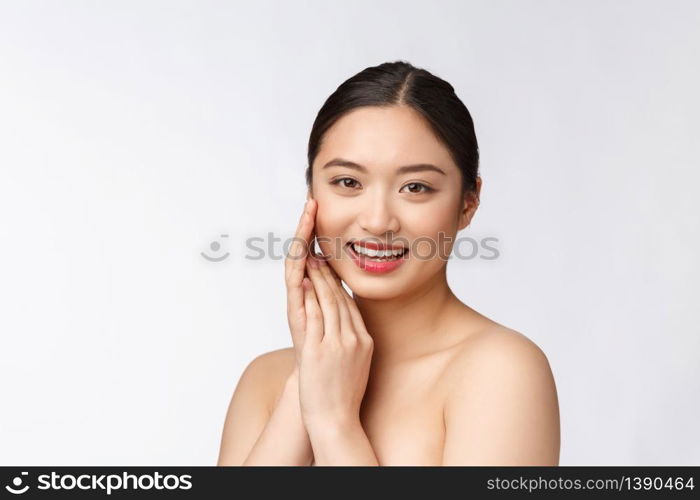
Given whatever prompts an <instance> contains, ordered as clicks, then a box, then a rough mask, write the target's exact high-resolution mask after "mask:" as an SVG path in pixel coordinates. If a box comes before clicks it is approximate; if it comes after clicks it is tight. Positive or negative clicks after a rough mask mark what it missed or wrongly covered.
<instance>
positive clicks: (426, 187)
mask: <svg viewBox="0 0 700 500" xmlns="http://www.w3.org/2000/svg"><path fill="white" fill-rule="evenodd" d="M344 180H350V181H353V182H357V181H356V180H355V179H353V178H352V177H341V178H340V179H335V180H333V181H331V184H338V185H340V182H341V181H344ZM414 184H415V185H418V186H423V187H424V188H425V189H424V190H423V191H421V192H418V193H411V194H425V193H430V192H432V191H435V189H433V188H431V187H430V186H426V185H425V184H423V183H422V182H409V183H408V184H406V186H412V185H414ZM406 186H404V187H406ZM342 187H348V186H342ZM349 189H352V188H349Z"/></svg>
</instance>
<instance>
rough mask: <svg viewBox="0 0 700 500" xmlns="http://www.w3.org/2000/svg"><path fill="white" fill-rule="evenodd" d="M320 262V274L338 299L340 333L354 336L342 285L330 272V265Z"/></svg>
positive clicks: (355, 333)
mask: <svg viewBox="0 0 700 500" xmlns="http://www.w3.org/2000/svg"><path fill="white" fill-rule="evenodd" d="M320 264H321V265H320V270H321V275H322V276H323V278H324V279H325V280H326V283H327V284H328V288H329V289H330V290H331V292H333V294H334V295H335V297H336V299H337V301H338V315H339V317H340V335H341V336H345V335H350V336H353V337H354V336H356V335H357V332H356V331H355V325H354V323H353V320H352V316H351V315H350V310H349V309H348V304H347V302H346V301H345V297H344V296H343V295H344V292H345V291H344V290H343V287H342V285H341V284H340V280H336V278H335V277H334V276H333V274H332V271H331V268H330V265H329V264H328V263H327V262H326V261H325V260H321V261H320Z"/></svg>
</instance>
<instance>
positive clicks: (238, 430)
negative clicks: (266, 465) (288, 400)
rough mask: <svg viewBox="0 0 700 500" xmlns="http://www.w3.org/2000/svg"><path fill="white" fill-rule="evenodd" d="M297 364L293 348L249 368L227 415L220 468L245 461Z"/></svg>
mask: <svg viewBox="0 0 700 500" xmlns="http://www.w3.org/2000/svg"><path fill="white" fill-rule="evenodd" d="M294 363H295V356H294V348H293V347H292V348H286V349H276V350H274V351H269V352H266V353H263V354H260V355H258V356H256V357H255V358H253V359H252V360H251V361H250V362H249V363H248V365H247V366H246V367H245V369H244V370H243V373H242V374H241V376H240V377H239V379H238V383H237V384H236V388H235V390H234V392H233V396H232V397H231V401H230V403H229V406H228V410H227V412H226V418H225V421H224V427H223V432H222V436H221V447H220V451H219V458H218V462H217V464H218V465H240V464H242V463H243V462H244V460H245V458H246V457H247V456H248V453H249V452H250V450H251V449H252V447H253V445H254V444H255V441H256V440H257V439H258V436H260V433H261V432H262V430H263V428H264V427H265V424H266V422H267V421H268V419H269V417H270V414H271V413H272V411H273V408H274V404H275V401H276V400H277V396H278V395H279V394H280V393H281V392H282V389H283V387H284V383H285V381H286V380H287V376H288V375H289V373H291V371H292V370H293V369H294Z"/></svg>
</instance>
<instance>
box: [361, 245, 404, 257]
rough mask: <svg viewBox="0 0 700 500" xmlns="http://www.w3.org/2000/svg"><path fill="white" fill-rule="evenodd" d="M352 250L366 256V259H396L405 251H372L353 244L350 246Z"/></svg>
mask: <svg viewBox="0 0 700 500" xmlns="http://www.w3.org/2000/svg"><path fill="white" fill-rule="evenodd" d="M352 248H353V249H354V250H355V252H357V253H358V254H362V255H366V256H368V257H375V258H379V259H382V258H393V257H398V256H399V255H401V254H403V253H404V251H405V249H400V250H373V249H371V248H365V247H361V246H359V245H357V244H355V243H353V244H352Z"/></svg>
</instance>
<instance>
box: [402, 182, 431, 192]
mask: <svg viewBox="0 0 700 500" xmlns="http://www.w3.org/2000/svg"><path fill="white" fill-rule="evenodd" d="M409 186H413V188H414V189H415V188H424V189H423V191H420V190H418V191H414V190H413V189H410V188H409V192H411V193H413V194H422V193H427V192H430V191H433V189H432V188H430V187H428V186H426V185H425V184H421V183H420V182H411V183H410V184H406V185H405V186H404V187H409Z"/></svg>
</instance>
